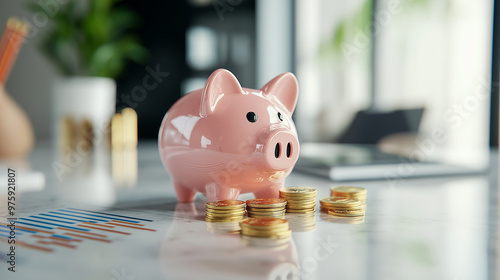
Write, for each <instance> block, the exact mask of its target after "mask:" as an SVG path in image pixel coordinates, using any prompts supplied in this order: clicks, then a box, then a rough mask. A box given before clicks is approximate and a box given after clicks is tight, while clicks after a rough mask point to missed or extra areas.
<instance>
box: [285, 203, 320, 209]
mask: <svg viewBox="0 0 500 280" xmlns="http://www.w3.org/2000/svg"><path fill="white" fill-rule="evenodd" d="M314 207H316V203H308V204H299V205H296V204H290V205H287V206H286V209H306V208H314Z"/></svg>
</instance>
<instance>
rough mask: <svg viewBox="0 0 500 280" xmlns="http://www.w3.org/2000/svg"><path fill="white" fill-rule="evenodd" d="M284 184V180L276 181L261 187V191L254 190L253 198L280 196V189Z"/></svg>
mask: <svg viewBox="0 0 500 280" xmlns="http://www.w3.org/2000/svg"><path fill="white" fill-rule="evenodd" d="M284 185H285V183H284V182H282V183H276V184H273V185H270V186H269V187H266V188H264V189H262V190H261V191H258V192H254V193H253V194H254V195H255V198H278V197H279V196H280V189H281V188H283V186H284Z"/></svg>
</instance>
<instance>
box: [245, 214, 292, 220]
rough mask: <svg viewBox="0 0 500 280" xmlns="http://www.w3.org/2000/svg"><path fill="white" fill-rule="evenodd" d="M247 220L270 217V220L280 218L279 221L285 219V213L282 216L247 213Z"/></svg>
mask: <svg viewBox="0 0 500 280" xmlns="http://www.w3.org/2000/svg"><path fill="white" fill-rule="evenodd" d="M247 216H248V217H249V218H254V217H270V218H280V219H284V218H285V213H283V214H273V215H260V214H252V213H249V214H248V215H247Z"/></svg>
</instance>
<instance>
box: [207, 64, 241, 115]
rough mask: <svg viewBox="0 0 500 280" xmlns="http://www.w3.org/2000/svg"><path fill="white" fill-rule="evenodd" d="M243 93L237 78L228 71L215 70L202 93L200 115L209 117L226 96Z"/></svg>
mask: <svg viewBox="0 0 500 280" xmlns="http://www.w3.org/2000/svg"><path fill="white" fill-rule="evenodd" d="M233 93H243V89H241V86H240V83H239V82H238V80H237V79H236V77H235V76H234V75H233V74H232V73H231V72H229V71H227V70H226V69H218V70H215V71H214V72H213V73H212V75H210V77H208V80H207V82H206V83H205V87H204V88H203V92H202V93H201V103H200V115H201V116H202V117H206V116H208V115H209V114H210V113H212V112H213V111H214V110H215V106H217V102H218V101H219V100H220V99H221V98H222V96H224V94H233Z"/></svg>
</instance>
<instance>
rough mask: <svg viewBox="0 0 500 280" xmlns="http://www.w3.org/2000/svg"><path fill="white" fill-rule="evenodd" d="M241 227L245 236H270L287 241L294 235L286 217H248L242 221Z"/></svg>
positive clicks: (270, 237)
mask: <svg viewBox="0 0 500 280" xmlns="http://www.w3.org/2000/svg"><path fill="white" fill-rule="evenodd" d="M240 227H241V235H242V237H243V238H269V239H277V240H283V241H285V240H288V239H289V238H290V237H291V236H292V232H291V231H290V228H289V226H288V221H287V220H285V219H278V218H270V217H269V218H268V217H258V218H247V219H245V220H243V221H240Z"/></svg>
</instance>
